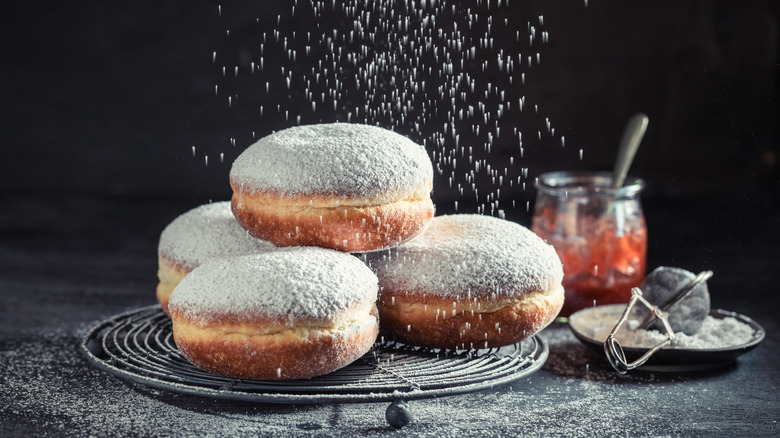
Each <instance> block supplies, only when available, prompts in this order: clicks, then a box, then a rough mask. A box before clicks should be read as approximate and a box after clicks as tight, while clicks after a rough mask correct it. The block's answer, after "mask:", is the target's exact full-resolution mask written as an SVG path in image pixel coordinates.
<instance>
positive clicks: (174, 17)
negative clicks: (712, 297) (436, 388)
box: [0, 0, 780, 278]
mask: <svg viewBox="0 0 780 438" xmlns="http://www.w3.org/2000/svg"><path fill="white" fill-rule="evenodd" d="M358 3H360V2H358ZM292 4H296V5H298V6H297V10H296V14H295V15H292V14H291V5H292ZM326 4H330V3H329V2H326ZM339 4H341V3H340V2H339ZM398 4H399V5H402V4H403V2H398ZM452 4H456V5H457V6H458V11H457V12H456V13H455V14H454V15H453V14H452V13H449V12H447V13H442V14H440V16H439V21H438V23H437V25H438V26H440V27H441V28H445V29H451V23H449V22H448V20H449V21H458V22H459V24H460V27H459V29H460V30H461V31H462V32H463V33H464V34H467V32H468V27H467V26H466V24H465V23H466V15H467V14H466V13H465V12H463V10H464V9H468V8H471V9H472V10H473V11H476V12H480V13H481V18H480V20H479V23H480V24H478V25H475V27H474V29H473V30H472V33H473V36H469V37H468V38H473V41H477V39H478V38H479V37H480V35H482V34H483V33H484V32H485V30H486V23H487V19H486V15H488V13H487V9H486V8H487V6H486V3H485V2H479V5H477V4H476V3H475V2H460V3H459V2H452ZM307 5H308V3H306V2H299V3H295V2H293V3H290V2H280V5H277V6H274V5H272V4H271V2H254V3H253V2H241V3H231V4H226V5H223V6H221V7H220V6H219V3H216V2H205V3H204V2H195V3H192V2H189V3H187V4H180V3H174V2H151V1H139V2H131V3H119V4H116V3H115V2H107V3H104V2H77V3H75V4H61V3H46V2H15V3H14V4H12V5H10V6H5V7H4V12H3V18H2V26H0V32H2V38H0V44H2V52H0V53H2V55H1V56H2V61H0V65H2V82H1V84H0V102H1V103H0V111H2V113H1V114H0V120H2V122H0V123H2V158H1V159H0V201H1V202H2V203H3V204H4V205H6V206H7V208H3V209H2V210H0V233H2V234H0V237H2V239H3V240H4V241H5V242H6V244H7V245H10V247H11V248H13V247H14V245H17V244H19V245H22V244H26V243H27V242H29V241H24V242H23V241H21V240H16V239H18V236H25V238H30V239H33V240H35V239H37V241H39V242H41V244H44V245H52V246H58V245H59V246H66V247H67V246H68V245H87V247H89V246H90V245H91V246H96V247H100V248H103V249H122V248H128V247H132V248H141V249H143V250H144V251H149V252H150V253H152V254H150V258H152V259H153V257H154V256H153V251H154V246H155V245H156V239H157V237H158V236H159V232H160V230H161V229H162V228H163V227H164V226H165V225H166V224H167V223H168V222H169V221H170V220H172V219H173V218H174V217H175V216H176V215H177V214H179V213H181V212H183V211H186V210H187V209H189V208H192V207H194V206H197V205H200V204H202V203H205V202H208V201H210V200H223V199H228V198H229V196H230V188H229V186H228V184H227V175H228V172H229V168H230V163H231V162H232V159H234V158H235V156H237V155H238V153H240V151H241V150H243V149H244V148H245V147H247V146H248V145H249V144H251V143H252V141H253V139H254V138H258V137H260V136H263V135H266V134H268V133H270V132H272V131H274V130H278V129H282V128H285V127H287V126H290V125H293V124H295V123H296V120H295V118H294V116H295V115H300V116H301V123H315V122H321V121H322V122H332V121H336V120H342V121H343V120H344V119H345V111H347V110H348V109H350V108H352V107H357V106H362V105H364V104H365V102H362V101H361V96H360V94H358V93H353V94H352V95H350V96H349V97H348V98H345V99H343V100H342V101H341V103H340V104H339V106H338V108H337V109H336V110H334V109H333V107H332V106H331V105H330V104H329V103H325V104H320V105H319V106H318V108H317V110H316V111H313V110H312V108H311V106H310V103H309V101H307V100H306V99H305V98H303V97H302V96H301V89H300V86H298V87H295V86H293V87H292V89H291V90H289V91H288V90H287V88H286V86H285V85H284V82H283V80H282V78H283V76H282V73H280V67H287V69H288V72H289V70H290V69H292V70H293V71H294V72H296V77H297V75H298V72H307V71H310V69H311V67H312V66H311V65H310V64H311V62H310V64H307V59H308V58H306V57H304V56H302V55H301V56H299V57H298V59H297V60H296V61H295V62H291V61H290V59H289V58H288V57H287V56H286V55H285V53H284V50H283V49H282V48H281V45H282V43H281V42H278V43H277V42H274V41H273V36H274V31H279V32H280V34H281V35H283V36H291V35H292V34H293V33H296V35H297V37H298V38H297V41H302V40H303V34H304V31H313V32H312V33H313V34H314V35H315V37H316V36H317V35H318V33H317V32H319V33H320V34H321V33H324V32H327V29H331V28H336V29H345V31H346V30H350V29H352V26H353V24H352V19H351V18H345V17H344V16H343V13H338V12H333V11H332V10H331V8H330V7H325V8H324V12H322V13H321V14H320V15H319V16H317V17H314V16H313V15H312V13H311V11H310V10H309V9H310V8H309V7H308V6H307ZM495 5H496V2H495V1H494V2H493V6H492V7H493V9H492V10H490V13H491V14H492V15H493V22H492V33H491V36H493V37H495V47H494V49H493V51H490V50H480V51H479V56H481V57H484V58H485V59H488V60H489V61H490V62H491V67H490V68H488V69H487V70H486V71H485V72H484V73H483V74H481V75H480V74H479V73H478V72H479V69H478V68H477V67H476V64H475V65H470V64H468V63H467V64H466V67H465V68H464V70H467V71H469V72H470V73H472V74H473V76H474V77H476V78H477V88H478V89H479V88H480V87H484V86H485V84H486V83H488V82H490V83H492V84H493V85H494V86H496V87H497V86H501V87H502V88H503V89H505V90H507V99H506V100H508V101H517V98H518V97H519V96H525V98H526V105H525V109H524V111H522V112H519V111H518V110H517V105H515V107H513V110H512V111H507V113H506V115H505V116H504V118H503V119H502V129H503V130H502V134H501V135H500V136H498V137H497V138H496V139H495V141H494V142H493V145H492V148H491V152H490V154H486V153H484V151H481V150H482V149H483V147H482V145H484V139H485V132H487V129H488V128H487V127H488V126H489V125H490V123H492V122H490V123H488V124H487V125H485V126H486V127H485V130H483V131H482V132H483V133H482V134H481V135H479V136H474V135H472V136H469V135H468V131H469V128H468V126H470V124H471V123H473V122H469V123H466V124H465V125H464V126H463V127H459V128H460V129H459V131H460V132H461V133H464V134H463V138H461V139H460V146H464V145H467V146H468V145H473V146H474V149H475V151H476V152H475V153H474V155H475V156H476V157H477V159H480V158H481V159H484V160H485V163H489V164H492V165H493V167H494V168H496V169H501V168H502V167H506V166H507V164H506V163H508V162H509V159H510V156H512V157H514V164H513V165H512V166H509V167H510V168H509V170H508V177H507V180H510V179H511V180H513V181H514V182H515V183H516V184H514V186H512V187H509V186H506V184H504V186H502V187H501V188H500V189H501V196H500V199H499V200H498V201H499V202H500V205H499V208H500V209H502V210H504V213H505V214H506V217H507V218H510V219H513V220H517V221H519V222H520V223H523V224H526V225H527V224H529V221H530V212H529V206H531V205H532V202H533V199H534V196H535V190H534V188H533V187H532V182H533V179H534V178H535V177H536V176H537V175H538V174H539V173H541V172H544V171H549V170H562V169H570V170H609V169H611V167H612V162H613V159H614V155H615V149H616V145H617V142H618V140H619V138H620V136H621V133H622V130H623V126H624V124H625V122H626V121H627V120H628V118H629V117H630V116H631V115H632V114H634V113H636V112H639V111H643V112H646V113H647V114H648V115H649V118H650V126H649V129H648V131H647V135H646V137H645V139H644V142H643V144H642V147H641V148H640V150H639V152H638V154H637V157H636V160H635V164H634V166H633V168H632V174H634V175H636V176H640V177H643V178H644V179H645V180H646V181H647V189H646V191H645V193H644V195H643V203H644V204H645V208H646V214H647V219H648V226H649V229H650V236H651V243H650V263H649V266H650V267H651V268H652V267H653V266H656V265H660V264H671V265H678V266H681V267H686V268H688V269H690V270H700V269H706V268H708V267H709V266H710V265H711V264H712V263H714V262H715V261H720V260H722V259H723V258H724V257H725V258H728V259H731V258H732V257H736V256H738V254H739V253H740V251H742V252H753V251H760V252H761V253H762V254H766V255H767V256H769V257H775V258H776V256H775V254H776V253H777V251H776V246H777V242H778V237H777V236H778V234H779V233H778V230H777V227H778V220H780V219H779V218H780V212H779V210H780V209H779V208H778V205H780V177H779V176H778V175H779V173H778V168H779V167H780V155H778V153H779V152H778V144H777V118H778V110H777V100H778V99H777V98H778V87H777V76H778V41H779V37H778V35H779V33H778V28H779V26H778V5H777V2H775V1H744V2H730V1H705V0H702V1H693V0H686V1H658V2H622V1H617V0H609V1H608V0H592V1H589V2H588V4H587V5H586V4H585V3H584V2H583V1H556V2H547V1H520V0H512V1H511V3H510V4H509V6H506V5H504V6H502V7H501V8H497V7H496V6H495ZM307 8H308V9H307ZM399 8H401V6H399ZM307 10H309V12H308V14H307V13H306V11H307ZM399 10H401V9H399ZM399 14H400V13H399ZM539 16H543V24H542V22H541V20H540V19H539ZM504 19H507V21H506V22H507V23H510V26H506V25H504ZM418 21H419V20H418ZM277 23H278V24H277ZM414 23H417V21H415V18H414V17H413V19H412V24H413V25H414ZM518 23H519V28H516V27H513V26H516V25H517V24H518ZM530 26H535V27H536V28H538V30H539V32H541V31H542V30H544V31H546V32H548V33H549V40H548V42H546V43H541V42H540V40H541V36H540V35H538V34H537V39H536V42H535V43H534V46H533V48H529V43H528V41H527V38H528V31H529V29H530ZM516 35H520V38H515V36H516ZM262 42H265V46H264V49H263V50H264V51H263V58H264V63H265V65H264V70H263V71H262V72H258V73H255V74H247V71H248V70H247V68H248V67H247V65H248V64H249V63H250V62H251V61H255V62H257V61H258V56H259V53H260V49H259V45H260V43H262ZM292 44H293V42H292V41H291V45H292ZM297 47H298V48H299V49H300V48H301V44H300V43H298V46H297ZM351 47H352V48H355V47H357V46H354V45H353V46H351ZM348 48H349V47H348ZM373 49H374V50H377V51H380V50H390V51H393V50H397V49H394V48H392V47H391V48H388V47H387V46H386V45H382V44H380V43H377V45H376V47H374V48H373ZM316 50H317V49H316V47H315V51H316ZM499 50H504V51H505V52H506V53H508V54H515V53H516V52H522V53H523V55H522V58H521V59H523V60H524V59H525V57H526V56H527V55H533V54H534V53H535V52H537V51H538V52H540V53H541V62H540V63H538V64H537V63H536V62H534V65H533V67H531V68H527V67H524V66H518V72H520V71H522V72H524V73H526V81H525V83H524V84H520V83H518V81H517V80H515V82H514V83H513V84H512V85H509V84H507V83H506V80H505V79H502V75H501V73H500V72H497V70H496V69H495V67H493V64H492V63H493V62H494V58H495V54H494V52H496V51H499ZM214 52H217V57H216V60H213V59H212V56H213V53H214ZM315 58H316V57H315V56H312V57H311V59H315ZM213 61H214V62H213ZM423 62H428V63H429V64H427V65H430V59H428V60H423ZM518 64H520V63H518ZM523 64H524V62H523ZM223 66H225V67H226V68H227V72H228V73H227V74H226V75H225V76H223V74H222V67H223ZM234 66H239V67H240V71H241V72H240V74H239V76H238V77H236V78H232V77H231V74H230V71H231V70H232V68H233V67H234ZM345 76H346V74H345ZM427 79H428V83H429V85H428V88H427V90H428V92H430V93H431V94H433V92H434V90H435V84H436V80H437V78H436V72H435V70H434V73H433V74H432V75H431V76H430V77H428V78H427ZM502 80H503V81H504V82H502ZM266 81H269V82H270V85H271V86H270V90H269V92H266V91H265V87H264V83H265V82H266ZM431 84H434V85H431ZM299 85H300V84H299ZM215 86H218V87H219V92H215ZM382 87H385V88H382ZM386 88H387V85H386V84H384V85H382V84H380V85H378V86H377V88H376V91H375V93H376V95H377V96H382V95H383V93H386V92H387V89H386ZM317 91H318V92H319V91H320V90H317ZM477 91H478V92H477V95H475V96H469V99H471V98H473V99H474V100H475V101H479V100H483V99H481V98H480V96H478V94H479V90H477ZM229 96H235V97H236V99H235V101H234V102H232V103H231V104H229V103H228V100H227V98H228V97H229ZM484 100H485V101H488V100H490V102H488V103H490V104H491V105H494V104H496V103H497V101H496V98H495V97H490V99H484ZM260 105H264V108H265V110H264V112H263V114H262V115H261V114H260V111H259V109H258V107H259V106H260ZM533 105H537V106H538V108H539V109H538V112H535V111H532V109H531V108H532V106H533ZM275 106H278V107H279V108H281V109H282V111H289V112H290V113H291V114H293V115H294V116H293V117H289V118H287V119H285V118H284V117H283V116H282V115H281V112H277V111H275V110H273V108H274V107H275ZM438 108H439V110H440V112H442V113H443V112H444V110H446V109H447V102H443V103H440V104H439V106H438ZM418 116H419V114H418ZM426 120H427V123H424V124H423V126H422V128H419V129H414V126H413V122H409V121H408V120H407V122H406V123H405V124H394V125H393V124H392V123H391V122H389V121H388V120H387V119H386V118H382V117H376V118H375V119H374V120H372V122H375V123H378V124H380V125H383V126H386V127H388V128H393V129H395V130H397V131H399V132H401V133H403V134H404V135H408V136H410V137H412V138H414V139H415V140H418V141H420V142H423V141H426V139H428V140H430V138H431V135H436V134H437V133H439V132H441V130H442V124H443V122H444V121H446V120H447V119H446V117H444V116H443V114H439V115H438V116H430V118H429V119H426ZM546 121H550V122H551V124H552V126H553V127H554V128H555V134H554V135H549V131H547V129H546V128H545V122H546ZM514 128H516V129H518V130H519V131H520V132H522V133H523V134H524V137H523V141H524V155H523V157H522V158H521V157H519V154H518V151H519V149H518V142H517V140H516V137H514V136H513V135H512V129H514ZM561 136H565V147H564V146H562V141H561V140H560V137H561ZM447 142H448V143H447V145H448V147H450V146H451V145H452V141H451V138H450V137H447ZM427 144H428V150H429V152H431V154H432V155H434V154H435V153H436V152H435V149H436V148H434V147H431V146H430V142H429V143H427ZM193 147H194V148H195V153H194V154H193ZM480 151H481V152H480ZM580 151H582V158H580ZM220 154H224V155H223V159H222V162H220V159H219V156H220ZM206 155H208V156H209V163H208V165H206V163H205V160H206V158H205V156H206ZM463 162H465V159H464V160H462V161H461V163H463ZM461 166H462V165H461ZM461 168H462V167H461ZM461 168H459V169H461ZM522 169H527V170H526V172H527V173H526V174H525V175H523V173H522V172H523V170H522ZM448 175H449V171H445V172H444V173H443V175H441V176H439V178H438V179H437V180H436V181H435V188H434V193H433V197H434V201H435V202H436V204H437V209H438V212H440V213H448V212H452V211H454V201H459V209H458V211H460V212H474V211H478V208H479V207H480V206H483V208H484V205H485V204H486V201H487V199H486V196H487V194H489V193H492V192H493V191H494V190H495V188H496V187H497V186H496V185H495V184H494V183H492V182H491V181H490V178H489V177H488V175H487V174H485V172H484V166H483V171H482V172H481V173H479V172H478V175H477V181H476V184H477V187H478V188H479V190H480V192H481V193H480V195H479V196H476V197H475V196H474V195H473V193H471V192H470V191H469V190H468V189H467V190H466V191H465V193H464V194H463V195H460V194H458V193H457V191H456V190H454V189H450V188H449V186H448V183H447V176H448ZM463 175H465V172H464V173H461V172H460V170H459V171H458V173H457V174H456V182H458V181H460V182H462V181H463ZM519 177H520V178H521V180H522V182H525V183H526V184H525V187H524V188H522V187H521V185H520V183H518V181H520V180H518V179H517V178H519ZM101 202H103V203H109V204H110V205H114V206H115V208H114V207H112V208H108V209H104V210H99V212H92V211H91V210H90V208H91V207H92V206H94V205H95V204H96V203H101ZM529 202H530V203H531V204H529ZM128 211H129V212H130V213H128ZM482 211H486V212H490V211H489V210H482ZM675 212H681V213H680V214H681V216H680V217H683V215H682V213H686V216H685V217H686V219H685V220H679V221H675V220H674V215H675V214H676V213H675ZM493 213H494V214H495V212H493ZM128 214H129V215H131V216H130V217H131V218H132V219H131V220H130V222H131V223H132V225H127V224H124V225H121V226H119V225H116V224H115V223H112V222H111V221H112V220H114V219H117V218H120V217H126V216H127V215H128ZM83 236H92V237H94V239H89V240H84V239H82V237H83ZM713 236H717V237H718V238H719V239H720V240H721V241H723V242H724V243H723V245H722V247H721V248H720V249H719V250H718V251H716V252H711V253H710V256H708V257H705V259H704V260H698V261H697V262H696V263H690V264H689V263H688V253H687V252H686V251H687V248H688V247H691V246H695V245H697V244H700V243H702V242H704V241H706V240H708V239H712V238H713ZM128 241H130V242H135V243H128ZM139 242H140V243H139ZM133 245H136V246H133ZM740 269H744V267H741V268H740ZM716 275H717V274H716ZM775 278H776V277H775Z"/></svg>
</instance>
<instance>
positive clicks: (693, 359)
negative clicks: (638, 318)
mask: <svg viewBox="0 0 780 438" xmlns="http://www.w3.org/2000/svg"><path fill="white" fill-rule="evenodd" d="M625 309H626V305H625V304H612V305H605V306H595V307H590V308H587V309H583V310H580V311H578V312H576V313H574V314H572V315H571V316H570V317H569V328H570V329H571V331H572V333H574V336H576V337H577V338H578V339H579V340H580V341H582V342H583V343H584V344H586V345H587V346H589V347H591V348H593V350H595V351H597V352H598V353H599V354H601V355H603V354H604V339H596V338H594V337H593V332H594V331H595V330H593V327H599V328H601V327H608V328H611V327H613V326H615V323H616V322H617V321H618V320H619V319H620V318H621V316H622V315H623V312H624V310H625ZM710 316H712V317H713V318H717V319H723V318H726V317H733V318H735V319H736V320H738V321H740V322H742V323H743V324H747V325H749V326H750V327H751V328H752V329H753V337H752V338H751V339H750V341H748V342H746V343H744V344H741V345H736V346H731V347H728V348H717V349H689V348H668V347H667V348H662V349H660V350H658V351H656V352H655V353H654V354H653V355H652V356H651V357H650V358H649V359H648V360H647V362H645V363H644V364H642V365H641V366H639V367H638V369H639V370H643V371H657V372H687V371H705V370H711V369H717V368H722V367H725V366H728V365H730V364H732V363H734V361H736V360H737V358H738V357H739V356H741V355H743V354H745V353H747V352H748V351H750V350H752V349H754V348H755V347H756V346H758V344H760V343H761V341H762V340H763V339H764V336H765V335H766V333H765V331H764V329H763V327H761V326H760V325H759V324H758V323H757V322H755V321H753V320H752V319H750V318H748V317H747V316H745V315H740V314H738V313H734V312H729V311H727V310H720V309H713V310H711V311H710ZM649 350H650V348H640V347H631V346H625V345H624V346H623V352H624V353H625V357H626V359H627V360H629V361H632V360H637V359H639V358H641V357H642V356H643V355H645V354H646V353H647V352H648V351H649Z"/></svg>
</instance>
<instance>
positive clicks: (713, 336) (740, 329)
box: [593, 316, 755, 350]
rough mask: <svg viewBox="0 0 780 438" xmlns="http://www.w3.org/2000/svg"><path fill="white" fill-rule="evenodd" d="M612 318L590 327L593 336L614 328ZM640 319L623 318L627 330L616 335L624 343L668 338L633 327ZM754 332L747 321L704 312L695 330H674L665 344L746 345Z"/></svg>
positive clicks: (646, 345) (640, 343)
mask: <svg viewBox="0 0 780 438" xmlns="http://www.w3.org/2000/svg"><path fill="white" fill-rule="evenodd" d="M614 324H615V322H613V323H612V324H611V325H610V324H605V325H602V326H599V327H594V328H593V338H594V339H597V340H599V341H602V342H603V341H605V340H606V339H607V336H608V335H609V333H610V332H611V331H612V329H613V328H614ZM639 324H640V323H639V321H638V320H635V319H630V320H627V321H626V327H625V328H627V330H624V329H623V330H619V331H618V332H617V333H616V334H615V338H616V339H617V340H618V342H620V345H622V346H624V347H634V348H652V347H655V346H656V345H658V344H660V343H661V342H664V341H665V340H666V339H667V335H666V333H665V332H663V333H662V332H659V331H657V330H643V329H640V330H636V328H637V327H639ZM754 336H755V331H754V330H753V328H752V327H750V326H749V325H747V324H745V323H743V322H741V321H739V320H737V319H736V318H734V317H731V316H727V317H725V318H722V319H720V318H714V317H712V316H707V317H706V318H705V319H704V322H703V323H702V325H701V328H700V329H699V330H698V331H697V332H696V333H694V334H691V335H688V334H685V333H683V332H675V334H674V340H672V343H671V344H669V345H668V346H667V347H665V348H679V349H692V350H716V349H722V348H733V347H737V346H740V345H745V344H747V343H748V342H750V341H751V340H753V337H754Z"/></svg>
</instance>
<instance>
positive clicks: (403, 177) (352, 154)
mask: <svg viewBox="0 0 780 438" xmlns="http://www.w3.org/2000/svg"><path fill="white" fill-rule="evenodd" d="M230 179H231V182H232V183H233V185H234V186H237V187H241V188H242V191H243V190H247V191H252V190H262V191H270V192H273V193H276V194H279V195H282V196H296V195H330V196H336V197H364V198H370V197H376V196H388V195H390V196H392V195H393V194H396V193H401V194H404V193H408V192H410V191H414V190H415V189H416V188H419V187H425V188H429V187H430V186H431V184H432V180H433V166H432V164H431V161H430V159H429V158H428V155H427V154H426V152H425V149H424V148H423V147H422V146H419V145H417V144H415V143H414V142H412V141H411V140H409V139H408V138H406V137H404V136H402V135H400V134H396V133H394V132H392V131H389V130H386V129H382V128H379V127H376V126H369V125H361V124H349V123H330V124H318V125H306V126H296V127H292V128H288V129H285V130H282V131H279V132H276V133H274V134H271V135H269V136H266V137H263V138H261V139H260V140H258V141H257V142H256V143H254V144H253V145H251V146H249V147H248V148H247V149H246V150H245V151H244V152H243V153H242V154H241V155H239V156H238V158H236V160H235V161H234V162H233V167H232V168H231V170H230Z"/></svg>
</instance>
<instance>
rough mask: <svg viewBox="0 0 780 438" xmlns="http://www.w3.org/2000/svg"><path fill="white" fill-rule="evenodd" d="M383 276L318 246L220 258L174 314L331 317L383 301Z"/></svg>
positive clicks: (181, 292)
mask: <svg viewBox="0 0 780 438" xmlns="http://www.w3.org/2000/svg"><path fill="white" fill-rule="evenodd" d="M377 291H378V286H377V278H376V276H375V275H374V273H373V272H371V270H370V269H368V267H366V266H365V265H364V264H363V263H362V262H361V261H360V260H358V259H357V258H356V257H354V256H352V255H350V254H346V253H341V252H338V251H333V250H328V249H324V248H316V247H291V248H279V249H277V250H274V251H269V252H265V253H260V254H251V255H246V256H241V257H233V258H226V259H217V260H212V261H210V262H207V263H204V264H203V265H201V266H199V267H198V268H195V270H193V271H192V272H191V273H190V274H189V275H187V276H186V277H185V278H184V279H183V280H182V281H181V282H180V283H179V285H178V286H176V289H174V291H173V293H172V294H171V301H170V304H169V308H170V309H171V312H172V313H174V312H180V313H182V314H183V315H185V316H186V317H188V318H190V319H193V320H196V319H200V318H206V319H208V318H209V317H214V318H219V317H222V316H234V317H237V318H241V317H251V316H267V317H270V318H287V319H289V320H292V321H294V320H296V319H298V318H300V319H312V318H313V319H329V318H332V317H333V316H335V315H337V314H339V313H340V312H342V311H343V310H344V309H346V308H349V307H353V306H360V305H368V303H372V302H373V301H375V300H376V297H377Z"/></svg>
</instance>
